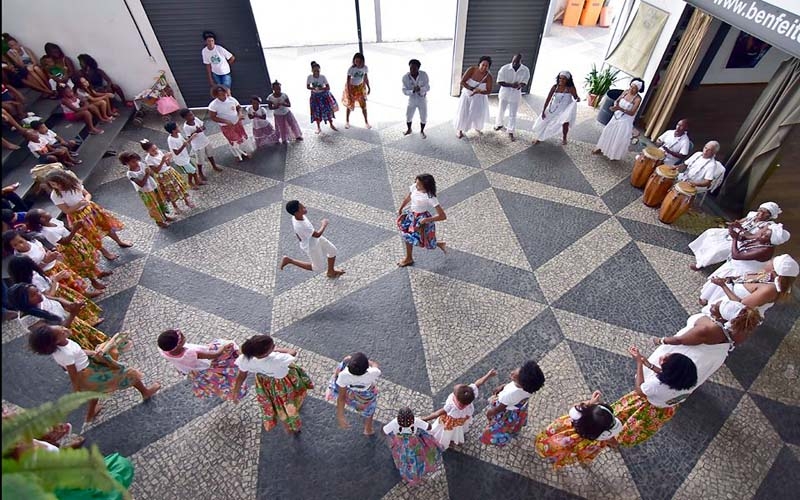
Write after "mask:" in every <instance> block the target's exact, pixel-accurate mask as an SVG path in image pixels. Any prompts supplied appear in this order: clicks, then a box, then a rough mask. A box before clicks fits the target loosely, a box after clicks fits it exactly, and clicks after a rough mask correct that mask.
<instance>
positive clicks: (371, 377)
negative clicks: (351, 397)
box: [336, 366, 381, 391]
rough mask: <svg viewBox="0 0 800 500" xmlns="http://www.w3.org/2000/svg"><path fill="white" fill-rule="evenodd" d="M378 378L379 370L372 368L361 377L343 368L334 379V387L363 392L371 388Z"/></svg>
mask: <svg viewBox="0 0 800 500" xmlns="http://www.w3.org/2000/svg"><path fill="white" fill-rule="evenodd" d="M380 376H381V371H380V369H378V368H376V367H374V366H370V367H369V368H367V372H366V373H365V374H363V375H353V374H352V373H350V369H349V368H347V367H346V366H345V367H344V370H342V371H340V372H339V375H338V376H337V377H336V385H338V386H339V387H348V388H350V389H355V390H356V391H364V390H366V389H369V388H370V387H372V386H373V385H374V384H375V381H376V380H378V377H380Z"/></svg>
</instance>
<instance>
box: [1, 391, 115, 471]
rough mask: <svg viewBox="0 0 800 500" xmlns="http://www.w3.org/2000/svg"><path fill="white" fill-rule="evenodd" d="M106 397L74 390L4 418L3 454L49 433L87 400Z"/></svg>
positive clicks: (96, 393)
mask: <svg viewBox="0 0 800 500" xmlns="http://www.w3.org/2000/svg"><path fill="white" fill-rule="evenodd" d="M104 397H106V396H105V394H101V393H98V392H74V393H71V394H67V395H66V396H62V397H61V398H59V399H58V401H55V402H49V403H45V404H43V405H41V406H38V407H36V408H32V409H29V410H24V411H22V412H20V413H19V414H17V415H14V416H12V417H9V418H7V419H3V455H6V454H7V453H8V452H9V451H11V449H12V448H14V446H16V445H17V444H19V443H21V442H23V441H29V440H31V439H34V438H37V437H39V436H41V435H42V434H45V433H47V431H48V430H50V429H51V428H52V427H53V426H54V425H56V424H58V423H60V422H63V421H64V420H65V419H66V417H67V415H69V414H70V413H71V412H72V411H74V410H77V409H78V408H80V407H81V406H82V405H83V404H84V403H86V402H87V401H89V400H91V399H95V398H104Z"/></svg>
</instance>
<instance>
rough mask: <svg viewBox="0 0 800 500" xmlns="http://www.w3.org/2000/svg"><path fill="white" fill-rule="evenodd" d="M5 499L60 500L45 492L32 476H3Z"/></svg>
mask: <svg viewBox="0 0 800 500" xmlns="http://www.w3.org/2000/svg"><path fill="white" fill-rule="evenodd" d="M3 498H24V499H25V500H58V498H57V497H56V496H55V495H54V494H52V493H48V492H46V491H45V490H43V489H42V487H41V486H40V485H39V482H38V481H37V479H36V477H33V475H32V474H3Z"/></svg>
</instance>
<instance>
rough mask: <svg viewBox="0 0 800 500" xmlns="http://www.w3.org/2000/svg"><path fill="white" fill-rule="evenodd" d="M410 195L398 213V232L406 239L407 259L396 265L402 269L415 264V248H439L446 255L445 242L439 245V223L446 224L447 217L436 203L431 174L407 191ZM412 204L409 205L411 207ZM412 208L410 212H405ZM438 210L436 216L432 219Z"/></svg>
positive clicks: (422, 176) (417, 181)
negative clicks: (437, 226) (437, 235)
mask: <svg viewBox="0 0 800 500" xmlns="http://www.w3.org/2000/svg"><path fill="white" fill-rule="evenodd" d="M408 191H409V192H408V194H407V195H406V197H405V198H404V199H403V202H402V203H401V204H400V208H399V209H398V210H397V228H398V229H400V233H401V235H402V236H403V241H404V243H405V246H406V256H405V258H404V259H403V260H401V261H400V262H398V263H397V265H398V266H400V267H406V266H411V265H413V264H414V257H413V255H412V253H413V251H414V247H415V246H418V247H422V248H427V249H428V250H433V249H435V248H440V249H441V250H442V251H443V252H444V253H447V248H446V246H445V242H443V241H438V242H437V241H436V224H434V223H435V222H437V221H443V220H447V214H445V213H444V209H443V208H442V206H441V205H440V204H439V200H438V199H436V179H434V178H433V176H432V175H431V174H420V175H418V176H417V177H416V179H415V182H414V184H412V185H411V186H410V187H409V188H408ZM409 204H410V205H409ZM406 205H409V207H408V209H407V210H404V208H405V207H406ZM434 209H435V211H436V215H435V216H433V215H431V212H432V211H433V210H434Z"/></svg>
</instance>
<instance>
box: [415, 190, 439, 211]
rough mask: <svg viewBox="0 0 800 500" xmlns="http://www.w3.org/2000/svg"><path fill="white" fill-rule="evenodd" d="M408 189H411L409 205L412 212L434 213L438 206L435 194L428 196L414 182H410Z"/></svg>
mask: <svg viewBox="0 0 800 500" xmlns="http://www.w3.org/2000/svg"><path fill="white" fill-rule="evenodd" d="M408 189H409V190H410V191H411V204H410V206H411V211H412V212H414V213H422V212H430V213H434V212H435V211H436V207H438V206H439V200H438V199H437V198H436V197H435V196H428V193H423V192H422V191H420V190H418V189H417V185H416V184H412V185H411V186H410V187H409V188H408Z"/></svg>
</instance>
